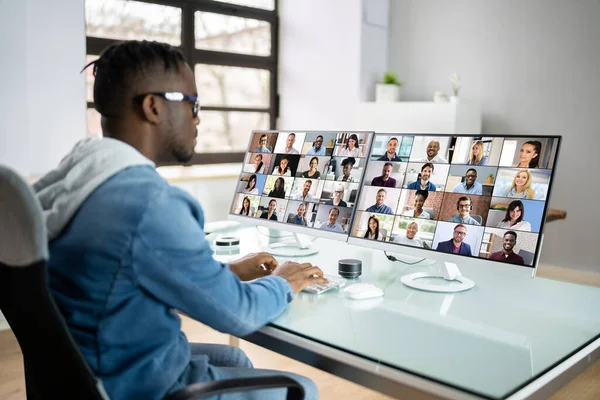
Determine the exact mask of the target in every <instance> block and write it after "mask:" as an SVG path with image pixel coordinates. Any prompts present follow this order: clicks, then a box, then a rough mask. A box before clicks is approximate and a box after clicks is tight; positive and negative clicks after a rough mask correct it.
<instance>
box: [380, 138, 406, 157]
mask: <svg viewBox="0 0 600 400" xmlns="http://www.w3.org/2000/svg"><path fill="white" fill-rule="evenodd" d="M397 149H398V139H396V138H395V137H393V138H391V139H390V140H388V144H387V151H386V153H385V154H384V155H382V156H381V157H379V158H378V159H377V161H402V159H401V158H400V157H398V155H397V154H396V150H397Z"/></svg>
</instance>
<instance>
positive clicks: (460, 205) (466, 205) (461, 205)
mask: <svg viewBox="0 0 600 400" xmlns="http://www.w3.org/2000/svg"><path fill="white" fill-rule="evenodd" d="M469 207H471V205H470V204H459V205H458V208H469Z"/></svg>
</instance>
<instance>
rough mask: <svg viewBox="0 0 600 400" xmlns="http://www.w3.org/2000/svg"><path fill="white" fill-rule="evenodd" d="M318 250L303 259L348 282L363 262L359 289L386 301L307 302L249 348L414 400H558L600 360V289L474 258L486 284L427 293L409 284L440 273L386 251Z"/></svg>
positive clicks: (244, 242) (234, 231) (472, 270)
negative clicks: (377, 291)
mask: <svg viewBox="0 0 600 400" xmlns="http://www.w3.org/2000/svg"><path fill="white" fill-rule="evenodd" d="M273 233H281V232H278V231H269V230H267V229H265V228H257V227H255V226H243V227H242V226H240V227H237V228H229V229H226V230H224V231H221V232H217V233H213V234H211V235H209V236H208V238H209V240H212V239H214V238H216V237H219V236H228V235H236V236H238V237H239V238H240V239H241V243H240V254H241V255H243V254H247V253H251V252H258V251H264V249H266V248H267V246H268V244H269V242H274V241H281V240H282V239H283V240H286V237H285V236H284V237H269V236H267V235H269V234H271V235H272V234H273ZM287 238H291V236H289V237H287ZM314 245H316V246H317V247H318V248H319V250H320V251H319V252H318V253H317V254H315V255H313V256H309V257H302V258H294V259H292V260H293V261H302V262H305V261H307V262H311V263H313V264H314V265H318V266H319V267H320V268H321V269H322V270H323V271H324V272H325V273H326V274H333V275H337V261H338V259H340V258H358V259H360V260H362V262H363V274H362V276H361V277H360V278H359V279H358V280H356V281H359V282H367V283H373V284H375V285H377V286H378V287H380V288H382V289H384V297H382V298H377V299H369V300H350V299H347V298H346V297H345V296H344V294H343V291H341V290H337V289H334V290H330V291H328V292H326V293H323V294H321V295H318V296H317V295H313V294H307V293H300V294H298V295H297V296H296V298H295V300H294V301H293V302H292V303H291V304H290V306H289V307H288V309H287V310H286V311H285V312H284V313H283V314H281V315H280V316H279V317H278V318H277V319H276V320H275V321H273V322H272V323H271V324H269V325H268V326H265V327H264V328H262V329H261V330H260V331H258V332H256V333H254V334H252V335H249V336H247V337H244V338H243V339H245V340H248V341H251V342H253V343H256V344H258V345H261V346H263V347H266V348H268V349H271V350H273V351H276V352H279V353H281V354H284V355H286V356H289V357H292V358H295V359H297V360H299V361H302V362H305V363H307V364H310V365H313V366H315V367H317V368H320V369H323V370H325V371H328V372H331V373H333V374H335V375H338V376H340V377H342V378H346V379H348V380H351V381H354V382H356V383H358V384H361V385H363V386H367V387H370V388H372V389H374V390H377V391H380V392H382V393H386V394H388V395H391V396H396V397H402V398H411V399H412V398H431V397H443V398H453V399H456V398H463V399H478V398H493V399H499V398H501V399H503V398H509V399H517V398H546V397H547V396H548V395H550V394H551V393H553V392H554V391H556V390H557V389H558V388H560V387H561V386H562V385H564V384H565V383H567V382H568V381H569V380H571V379H572V378H573V377H574V376H575V375H577V374H579V373H580V372H581V371H582V370H583V369H585V368H586V367H587V365H588V364H590V363H593V362H594V361H595V360H597V359H598V358H599V356H600V350H599V347H600V339H599V338H600V312H598V306H599V305H600V288H596V287H588V286H583V285H576V284H572V283H565V282H559V281H553V280H549V279H544V278H534V279H532V278H531V272H532V271H531V270H530V269H527V268H522V267H514V266H511V265H508V264H506V265H503V264H496V263H481V262H477V260H475V259H474V260H470V259H468V258H465V260H464V261H463V262H461V263H460V264H459V268H460V270H461V272H462V275H463V276H466V277H468V278H470V279H473V280H474V281H475V287H474V288H473V289H472V290H470V291H467V292H464V293H456V294H443V293H429V292H421V291H418V290H414V289H411V288H409V287H407V286H405V285H403V284H402V283H401V282H400V278H401V277H402V276H403V275H405V274H408V273H413V272H421V271H423V272H428V271H429V272H432V271H433V270H436V269H437V270H439V268H440V265H438V264H433V265H432V264H431V263H429V264H430V265H425V266H420V265H419V264H415V265H410V266H409V265H405V264H402V263H400V262H391V261H389V260H388V259H387V258H386V257H385V255H384V254H383V252H382V251H375V250H371V249H368V248H362V247H357V246H350V245H348V244H346V243H344V242H338V241H332V240H328V239H321V238H319V239H316V240H315V241H314ZM240 254H236V255H216V258H217V259H221V260H222V261H224V262H227V261H228V260H231V259H236V258H238V257H239V256H240ZM279 261H283V260H282V259H280V260H279ZM349 283H351V282H349Z"/></svg>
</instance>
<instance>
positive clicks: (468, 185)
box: [452, 168, 483, 195]
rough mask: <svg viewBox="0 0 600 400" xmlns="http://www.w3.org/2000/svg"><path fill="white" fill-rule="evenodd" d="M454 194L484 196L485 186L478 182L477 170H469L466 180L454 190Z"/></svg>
mask: <svg viewBox="0 0 600 400" xmlns="http://www.w3.org/2000/svg"><path fill="white" fill-rule="evenodd" d="M452 193H462V194H479V195H482V194H483V186H482V185H481V183H479V182H477V170H476V169H475V168H469V169H468V170H467V173H466V174H465V180H464V181H463V182H460V183H458V184H457V185H456V186H454V187H453V188H452Z"/></svg>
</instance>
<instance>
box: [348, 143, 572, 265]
mask: <svg viewBox="0 0 600 400" xmlns="http://www.w3.org/2000/svg"><path fill="white" fill-rule="evenodd" d="M378 135H381V136H402V137H404V136H415V137H417V136H421V137H423V136H427V137H457V138H458V137H471V138H472V137H491V138H532V139H535V138H544V139H557V140H558V143H557V146H556V154H555V156H554V164H553V167H552V168H551V169H550V170H551V171H552V172H551V174H550V181H549V183H548V191H547V195H546V200H545V204H544V211H543V216H544V218H543V220H542V221H541V223H540V230H539V232H538V238H537V243H536V251H535V254H534V257H533V262H532V265H519V264H508V265H509V266H511V267H513V266H514V267H518V268H527V269H528V270H530V271H532V276H535V274H536V272H537V267H538V264H539V260H540V257H541V252H542V244H543V239H544V230H545V227H546V218H547V216H548V209H549V204H550V199H551V197H552V190H553V188H554V180H555V173H556V167H557V165H558V159H559V156H560V149H561V145H562V138H563V137H562V135H540V134H498V133H493V134H491V133H477V134H465V133H408V132H407V133H401V132H375V134H374V136H373V140H372V142H371V148H372V147H373V145H374V144H375V138H376V137H377V136H378ZM370 157H371V155H370V154H369V157H368V159H367V164H366V165H365V170H366V168H367V167H368V166H369V162H371V161H372V160H371V159H370ZM406 162H407V163H408V162H410V160H409V161H406ZM448 165H450V166H452V165H463V164H453V163H451V162H449V163H448ZM498 168H502V167H500V166H498ZM539 169H548V168H539ZM363 186H364V181H363ZM402 190H405V189H402ZM362 194H363V190H362V187H361V188H360V191H359V197H358V199H357V204H359V203H360V201H361V200H362ZM357 212H359V210H355V214H354V217H353V220H352V226H351V228H350V230H349V232H348V244H351V245H357V246H361V247H369V248H375V249H378V250H383V251H386V252H390V253H396V254H403V253H408V254H407V255H411V256H416V257H423V258H426V259H435V260H437V261H441V262H443V261H452V262H455V263H457V264H459V265H460V261H461V260H463V261H464V259H465V258H467V259H472V260H480V261H485V262H492V263H501V264H504V265H506V264H507V263H505V262H503V261H499V260H490V259H488V258H482V257H476V256H465V255H459V254H453V253H444V252H440V251H437V250H434V249H426V248H419V247H413V246H409V245H405V244H400V243H392V242H380V241H377V240H373V239H366V238H360V237H356V236H352V230H353V229H354V225H355V223H356V220H355V218H356V213H357ZM480 250H481V249H478V252H477V253H478V254H479V251H480Z"/></svg>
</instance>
